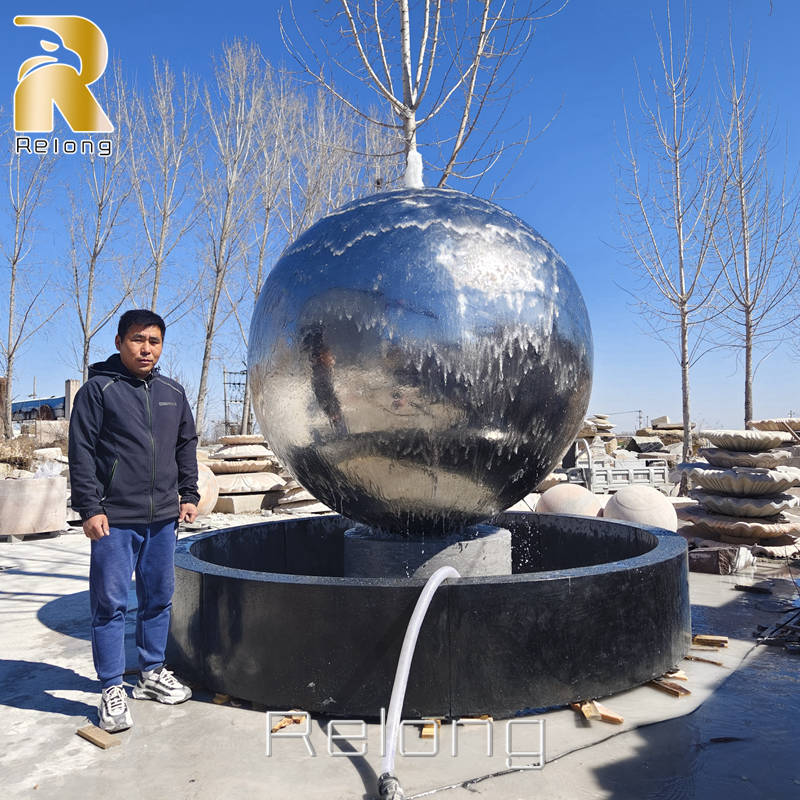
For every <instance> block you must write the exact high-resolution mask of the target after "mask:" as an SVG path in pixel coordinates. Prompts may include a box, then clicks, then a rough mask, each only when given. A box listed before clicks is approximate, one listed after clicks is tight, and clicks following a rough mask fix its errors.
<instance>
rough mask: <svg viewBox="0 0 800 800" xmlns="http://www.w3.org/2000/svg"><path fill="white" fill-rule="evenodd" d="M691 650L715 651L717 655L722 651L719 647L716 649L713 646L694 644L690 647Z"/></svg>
mask: <svg viewBox="0 0 800 800" xmlns="http://www.w3.org/2000/svg"><path fill="white" fill-rule="evenodd" d="M690 649H691V650H713V651H714V652H715V653H718V652H719V651H720V648H719V647H715V646H714V645H713V644H693V645H691V646H690Z"/></svg>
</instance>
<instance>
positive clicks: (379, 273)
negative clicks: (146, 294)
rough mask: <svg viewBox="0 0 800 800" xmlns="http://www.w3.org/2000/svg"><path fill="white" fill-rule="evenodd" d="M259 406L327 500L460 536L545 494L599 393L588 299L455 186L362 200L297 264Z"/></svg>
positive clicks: (261, 364)
mask: <svg viewBox="0 0 800 800" xmlns="http://www.w3.org/2000/svg"><path fill="white" fill-rule="evenodd" d="M248 363H249V370H250V377H251V382H252V387H253V397H254V407H255V411H256V415H257V417H258V420H259V423H260V425H261V429H262V431H263V432H264V434H265V435H266V437H267V439H268V441H269V443H270V445H271V446H272V448H273V449H274V450H275V452H276V453H277V454H278V456H279V457H280V458H281V459H282V460H283V461H284V462H285V463H286V464H287V465H288V466H289V468H290V470H291V471H292V472H293V473H294V475H295V476H296V477H297V479H298V480H299V481H300V482H301V483H302V484H303V485H304V486H306V487H307V488H308V489H309V490H310V491H311V492H312V493H313V494H314V495H315V496H316V497H318V498H319V499H320V500H322V501H323V502H324V503H326V504H327V505H329V506H330V507H331V508H333V509H335V510H337V511H339V512H341V513H342V514H344V515H345V516H347V517H349V518H350V519H354V520H357V521H359V522H364V523H367V524H368V525H371V526H374V527H377V528H382V529H385V530H388V531H393V532H403V533H410V532H422V533H424V534H425V535H445V534H447V533H449V532H451V531H453V530H458V529H461V528H462V527H463V526H465V525H468V524H470V523H473V522H475V521H478V520H481V519H485V518H487V517H489V516H491V515H493V514H495V513H497V512H499V511H501V510H502V509H504V508H507V507H508V506H510V505H512V504H513V503H515V502H516V501H518V500H519V499H520V498H522V497H524V496H525V494H527V493H528V492H530V491H532V490H533V489H534V488H535V486H536V485H537V483H538V482H539V481H540V480H541V478H542V477H543V476H544V475H545V474H546V473H547V472H548V471H549V470H550V469H552V467H553V466H554V464H555V463H556V462H557V460H558V459H559V457H560V456H561V454H562V452H563V451H564V449H565V448H566V447H567V445H568V444H569V442H570V441H571V439H572V437H573V436H574V434H575V432H576V430H577V429H578V427H579V425H580V422H581V420H582V418H583V416H584V414H585V412H586V407H587V404H588V400H589V393H590V391H591V374H592V339H591V331H590V327H589V320H588V316H587V313H586V307H585V305H584V302H583V298H582V296H581V293H580V291H579V289H578V287H577V285H576V283H575V280H574V279H573V277H572V275H571V274H570V271H569V269H568V268H567V266H566V264H565V263H564V261H563V260H562V259H561V258H560V257H559V255H558V254H557V253H556V251H555V250H554V249H553V247H552V246H551V245H550V244H549V243H548V242H547V241H545V240H544V239H543V238H542V237H541V236H540V235H539V234H538V233H536V231H534V230H533V229H532V228H530V227H529V226H528V225H526V224H525V223H524V222H522V221H521V220H519V219H517V218H516V217H514V216H513V215H511V214H509V213H508V212H506V211H504V210H503V209H501V208H499V207H498V206H496V205H494V204H493V203H490V202H487V201H486V200H481V199H479V198H476V197H472V196H470V195H466V194H463V193H461V192H455V191H451V190H443V189H418V190H411V189H409V190H401V191H394V192H387V193H385V194H380V195H375V196H372V197H368V198H365V199H363V200H358V201H355V202H353V203H350V204H349V205H347V206H344V207H343V208H341V209H339V210H338V211H335V212H334V213H332V214H330V215H329V216H327V217H325V218H324V219H322V220H320V221H319V222H317V223H316V224H315V225H313V226H312V227H311V228H309V229H308V230H307V231H306V232H305V233H304V234H303V235H301V236H300V238H298V239H297V240H296V241H295V242H294V243H293V244H291V245H290V246H289V247H288V248H287V250H286V251H285V252H284V253H283V255H282V256H281V258H280V260H279V261H278V262H277V264H276V265H275V267H274V268H273V270H272V272H271V273H270V275H269V277H268V278H267V280H266V283H265V285H264V288H263V290H262V292H261V296H260V298H259V301H258V304H257V306H256V309H255V313H254V315H253V320H252V323H251V329H250V348H249V353H248Z"/></svg>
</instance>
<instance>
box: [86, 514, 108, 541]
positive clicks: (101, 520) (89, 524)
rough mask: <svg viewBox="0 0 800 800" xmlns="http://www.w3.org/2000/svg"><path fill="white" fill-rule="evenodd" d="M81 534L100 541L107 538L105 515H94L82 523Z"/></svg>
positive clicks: (106, 518) (106, 519)
mask: <svg viewBox="0 0 800 800" xmlns="http://www.w3.org/2000/svg"><path fill="white" fill-rule="evenodd" d="M83 532H84V533H85V534H86V536H88V537H89V538H90V539H102V538H103V537H104V536H108V517H107V516H106V515H105V514H95V515H94V516H93V517H89V519H87V520H86V522H84V523H83Z"/></svg>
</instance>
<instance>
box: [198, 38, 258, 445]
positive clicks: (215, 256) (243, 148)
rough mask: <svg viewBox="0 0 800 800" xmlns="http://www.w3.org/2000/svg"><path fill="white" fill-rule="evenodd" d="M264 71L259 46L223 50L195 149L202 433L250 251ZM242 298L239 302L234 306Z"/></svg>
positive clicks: (238, 44) (242, 44) (236, 45)
mask: <svg viewBox="0 0 800 800" xmlns="http://www.w3.org/2000/svg"><path fill="white" fill-rule="evenodd" d="M263 79H264V67H263V57H262V55H261V52H260V51H259V50H258V48H257V47H256V46H255V45H252V44H247V43H245V42H242V41H235V42H233V43H231V44H227V45H225V46H224V47H223V50H222V56H221V58H220V59H219V60H218V61H217V63H216V64H215V80H214V83H213V86H212V87H211V89H209V88H205V90H204V91H203V99H202V103H203V109H204V111H205V125H206V132H207V138H208V141H207V142H206V143H205V144H204V146H201V147H199V148H198V149H197V150H196V154H197V172H198V177H199V183H200V191H201V203H202V222H201V227H202V236H203V241H204V247H203V261H204V266H205V268H206V282H205V285H204V287H203V289H202V290H201V297H200V303H201V307H202V313H203V327H204V334H205V344H204V348H203V360H202V364H201V369H200V380H199V386H198V391H197V406H196V409H195V417H196V420H197V427H198V430H202V429H203V425H204V423H205V410H206V401H207V395H208V372H209V369H210V366H211V357H212V353H213V350H214V340H215V337H216V334H217V332H218V330H219V328H220V326H221V325H222V324H223V323H224V321H225V318H226V315H224V314H223V315H222V316H221V315H220V311H221V310H222V308H221V301H222V299H223V296H224V292H225V288H226V284H227V282H228V279H229V273H230V271H231V270H232V269H234V268H236V267H237V266H240V265H241V264H242V262H243V260H244V256H245V253H246V251H247V247H248V244H249V242H248V232H249V230H250V227H251V225H250V220H251V218H252V196H253V181H252V178H251V171H252V169H253V166H254V162H255V157H256V155H257V149H258V148H257V145H258V142H257V120H258V116H259V115H260V114H261V113H262V103H263V95H264V89H263ZM238 301H239V299H238V298H237V299H235V300H234V303H233V304H234V305H235V304H236V303H238Z"/></svg>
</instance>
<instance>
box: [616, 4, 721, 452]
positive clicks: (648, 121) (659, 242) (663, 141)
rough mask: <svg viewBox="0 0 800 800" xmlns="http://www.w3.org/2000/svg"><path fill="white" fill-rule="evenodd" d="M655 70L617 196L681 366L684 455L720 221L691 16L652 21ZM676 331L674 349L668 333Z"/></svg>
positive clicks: (648, 306)
mask: <svg viewBox="0 0 800 800" xmlns="http://www.w3.org/2000/svg"><path fill="white" fill-rule="evenodd" d="M653 27H654V30H655V33H656V42H657V47H658V63H659V69H658V73H657V75H654V76H652V77H651V78H650V79H649V81H648V82H647V84H644V83H643V82H642V79H641V76H640V78H639V109H640V112H641V117H642V123H643V126H642V127H643V134H644V143H643V144H642V145H639V144H638V143H637V141H636V139H635V137H634V131H633V127H632V125H631V123H630V121H629V118H628V113H627V111H626V112H625V125H626V134H627V136H626V139H627V141H626V144H625V146H624V157H625V161H626V162H627V164H626V168H627V169H626V173H627V175H626V177H625V178H624V179H623V182H622V187H621V188H622V192H623V196H624V199H621V200H620V201H619V206H620V222H621V227H622V235H623V239H624V241H625V249H626V251H627V252H628V253H629V254H630V256H631V261H632V266H633V268H634V270H635V271H636V272H637V273H638V275H639V276H640V278H641V279H642V280H641V284H642V285H641V287H640V288H639V290H638V291H637V292H636V300H637V303H638V308H639V311H640V312H641V313H642V315H643V317H644V319H645V320H646V321H647V323H648V324H649V325H650V326H651V329H652V332H653V333H654V334H655V335H656V336H657V337H659V338H660V339H661V340H662V341H664V342H665V343H666V344H667V345H668V346H669V347H670V348H671V349H672V350H673V352H674V353H675V355H676V357H677V360H678V363H679V364H680V374H681V401H682V415H683V460H684V461H687V460H688V458H689V452H690V448H691V416H690V403H689V400H690V385H689V369H690V366H691V365H692V363H693V362H694V361H695V360H696V359H697V358H699V357H700V356H701V355H702V350H701V347H700V344H701V342H702V338H703V337H702V333H703V325H704V323H705V322H706V321H707V319H708V316H709V314H710V313H712V312H711V309H710V297H711V295H712V292H713V291H714V286H715V283H716V279H717V278H718V275H719V270H716V274H711V275H710V274H709V273H710V272H712V271H713V270H712V268H713V266H714V265H713V264H712V263H711V261H712V259H711V258H709V255H710V252H711V250H712V248H711V242H712V235H713V232H714V228H715V226H716V224H717V222H718V221H719V218H720V214H721V208H722V198H723V196H724V185H723V184H724V179H723V176H722V175H721V172H720V170H719V169H718V163H717V160H716V158H715V156H714V152H713V150H714V142H713V140H712V133H711V130H710V127H709V115H708V112H707V108H706V106H705V104H703V103H702V102H700V101H699V99H698V97H697V82H698V80H699V74H698V75H697V76H695V75H693V73H692V70H691V56H692V52H691V50H692V29H691V19H690V18H689V17H688V12H687V19H686V22H685V26H684V30H683V36H682V38H681V39H680V40H679V41H677V42H676V41H675V39H674V38H673V30H672V19H671V16H670V12H669V6H668V7H667V19H666V31H665V35H664V36H662V35H661V34H659V33H658V31H657V29H656V26H655V23H654V26H653ZM673 337H674V338H677V340H678V341H677V346H676V344H675V341H674V338H673Z"/></svg>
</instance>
